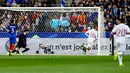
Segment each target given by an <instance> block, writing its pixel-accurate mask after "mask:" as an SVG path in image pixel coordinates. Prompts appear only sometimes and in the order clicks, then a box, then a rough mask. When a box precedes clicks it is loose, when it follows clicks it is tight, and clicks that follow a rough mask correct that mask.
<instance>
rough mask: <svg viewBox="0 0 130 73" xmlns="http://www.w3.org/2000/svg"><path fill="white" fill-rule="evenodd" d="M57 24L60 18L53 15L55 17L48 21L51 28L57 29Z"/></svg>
mask: <svg viewBox="0 0 130 73" xmlns="http://www.w3.org/2000/svg"><path fill="white" fill-rule="evenodd" d="M59 24H60V20H59V19H58V18H57V16H56V15H55V17H54V18H53V19H52V20H51V21H50V25H51V28H52V29H54V30H55V31H57V28H58V27H59Z"/></svg>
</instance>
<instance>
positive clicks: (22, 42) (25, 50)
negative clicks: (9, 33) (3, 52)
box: [12, 29, 29, 55]
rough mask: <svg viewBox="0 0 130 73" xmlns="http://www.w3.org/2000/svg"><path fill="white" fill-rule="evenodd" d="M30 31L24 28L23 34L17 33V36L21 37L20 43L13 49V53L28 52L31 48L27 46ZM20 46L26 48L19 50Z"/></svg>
mask: <svg viewBox="0 0 130 73" xmlns="http://www.w3.org/2000/svg"><path fill="white" fill-rule="evenodd" d="M28 31H29V30H27V29H26V30H24V32H23V33H22V34H20V35H17V37H19V40H18V44H17V45H16V48H15V50H13V52H12V53H15V52H16V53H17V54H19V53H20V54H21V55H22V53H24V52H27V51H28V50H29V48H27V44H26V42H27V35H28ZM20 48H24V50H23V51H22V52H19V49H20Z"/></svg>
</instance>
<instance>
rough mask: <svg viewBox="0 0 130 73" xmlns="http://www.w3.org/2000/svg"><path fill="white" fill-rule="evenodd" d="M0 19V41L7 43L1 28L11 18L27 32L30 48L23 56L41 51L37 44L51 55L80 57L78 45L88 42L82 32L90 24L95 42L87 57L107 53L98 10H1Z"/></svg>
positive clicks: (86, 8)
mask: <svg viewBox="0 0 130 73" xmlns="http://www.w3.org/2000/svg"><path fill="white" fill-rule="evenodd" d="M0 16H1V22H0V24H1V27H0V31H1V36H2V37H1V39H3V38H5V40H7V36H6V33H5V30H4V29H5V28H6V27H7V26H8V24H9V22H10V20H11V19H13V20H14V22H15V24H17V26H18V27H19V30H21V29H22V28H24V27H26V28H28V29H29V30H30V33H29V35H28V37H29V38H30V40H28V41H27V42H29V43H31V44H28V46H29V47H30V48H31V49H30V51H29V52H28V53H27V54H36V50H37V49H38V48H41V47H39V46H38V45H39V44H44V45H47V46H48V48H50V49H51V50H52V51H53V52H54V53H55V54H72V55H82V54H84V53H83V51H82V48H81V45H82V44H83V43H85V44H87V42H88V41H89V40H87V37H88V36H87V35H85V32H86V31H88V30H90V29H91V26H92V25H96V26H97V31H98V40H97V41H96V42H95V44H94V45H93V48H92V49H91V50H90V51H89V54H90V55H108V54H110V41H109V40H108V39H106V38H105V31H104V15H103V12H102V11H101V9H100V8H99V7H75V8H74V7H46V8H44V7H12V8H10V7H8V8H4V7H1V8H0ZM32 37H34V38H32ZM38 37H39V38H38ZM5 40H3V41H1V42H2V43H3V42H5ZM39 41H40V42H39ZM5 43H6V42H5ZM3 44H4V43H3ZM1 46H2V45H1ZM41 50H42V49H41ZM4 52H5V51H4ZM0 53H3V52H0ZM44 53H45V51H44ZM44 53H42V52H41V54H44Z"/></svg>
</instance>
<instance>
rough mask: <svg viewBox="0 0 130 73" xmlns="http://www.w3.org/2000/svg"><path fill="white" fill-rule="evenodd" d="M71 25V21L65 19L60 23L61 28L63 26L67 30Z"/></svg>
mask: <svg viewBox="0 0 130 73" xmlns="http://www.w3.org/2000/svg"><path fill="white" fill-rule="evenodd" d="M69 25H70V23H69V21H68V20H67V19H65V18H63V19H62V21H60V26H62V27H63V28H64V29H65V30H66V29H67V28H68V27H69ZM66 31H67V30H66Z"/></svg>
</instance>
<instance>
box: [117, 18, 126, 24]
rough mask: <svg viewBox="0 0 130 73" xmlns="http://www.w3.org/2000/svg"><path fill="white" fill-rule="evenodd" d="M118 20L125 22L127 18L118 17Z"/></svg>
mask: <svg viewBox="0 0 130 73" xmlns="http://www.w3.org/2000/svg"><path fill="white" fill-rule="evenodd" d="M117 20H119V21H120V22H121V23H125V19H124V18H118V19H117Z"/></svg>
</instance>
